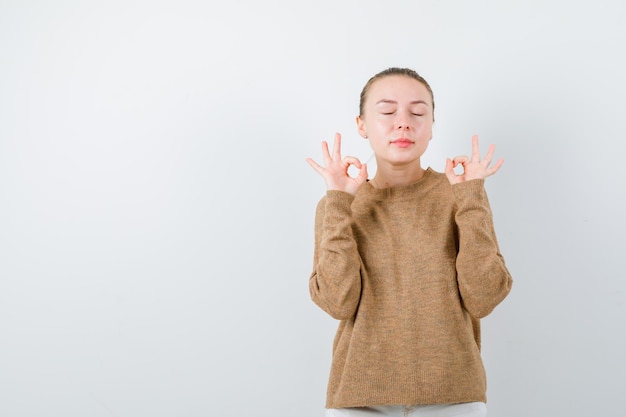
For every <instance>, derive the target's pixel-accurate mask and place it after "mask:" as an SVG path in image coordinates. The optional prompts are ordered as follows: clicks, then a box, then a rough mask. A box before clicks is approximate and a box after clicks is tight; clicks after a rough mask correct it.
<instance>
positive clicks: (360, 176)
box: [356, 164, 367, 184]
mask: <svg viewBox="0 0 626 417" xmlns="http://www.w3.org/2000/svg"><path fill="white" fill-rule="evenodd" d="M356 178H357V180H358V181H359V184H363V183H364V182H365V181H366V180H367V164H363V165H361V169H360V170H359V174H358V175H357V176H356Z"/></svg>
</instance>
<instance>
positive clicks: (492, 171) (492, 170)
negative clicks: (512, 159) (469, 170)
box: [487, 158, 504, 176]
mask: <svg viewBox="0 0 626 417" xmlns="http://www.w3.org/2000/svg"><path fill="white" fill-rule="evenodd" d="M503 163H504V159H502V158H500V159H498V162H496V163H495V164H494V165H493V166H492V167H491V168H489V169H488V170H487V176H489V175H493V174H495V173H496V172H498V170H499V169H500V167H501V166H502V164H503Z"/></svg>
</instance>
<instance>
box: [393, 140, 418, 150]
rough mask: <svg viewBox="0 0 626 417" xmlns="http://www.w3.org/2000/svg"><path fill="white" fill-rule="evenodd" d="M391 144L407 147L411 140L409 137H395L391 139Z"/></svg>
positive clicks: (411, 143) (411, 142)
mask: <svg viewBox="0 0 626 417" xmlns="http://www.w3.org/2000/svg"><path fill="white" fill-rule="evenodd" d="M391 144H392V145H395V146H397V147H399V148H407V147H409V146H411V145H413V141H412V140H410V139H406V138H400V139H396V140H393V141H391Z"/></svg>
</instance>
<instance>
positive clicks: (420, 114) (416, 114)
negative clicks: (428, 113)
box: [411, 113, 424, 116]
mask: <svg viewBox="0 0 626 417" xmlns="http://www.w3.org/2000/svg"><path fill="white" fill-rule="evenodd" d="M411 114H412V115H413V116H423V115H424V114H422V113H411Z"/></svg>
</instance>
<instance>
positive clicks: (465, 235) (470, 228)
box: [452, 180, 513, 318]
mask: <svg viewBox="0 0 626 417" xmlns="http://www.w3.org/2000/svg"><path fill="white" fill-rule="evenodd" d="M452 190H453V193H454V196H455V198H456V204H457V210H456V214H455V221H456V225H457V228H458V235H459V236H458V238H459V249H458V254H457V261H456V268H457V280H458V285H459V290H460V293H461V298H462V299H463V304H464V305H465V308H466V310H467V311H468V312H469V313H470V314H471V315H472V316H474V317H476V318H482V317H485V316H487V315H488V314H489V313H491V312H492V311H493V309H494V308H495V307H496V306H497V305H498V304H499V303H500V302H501V301H502V300H503V299H504V298H505V297H506V296H507V294H508V293H509V292H510V290H511V285H512V283H513V280H512V278H511V275H510V273H509V271H508V269H507V267H506V265H505V262H504V258H503V257H502V254H501V253H500V249H499V247H498V242H497V240H496V234H495V230H494V226H493V218H492V213H491V208H490V206H489V201H488V199H487V193H486V191H485V188H484V180H471V181H467V182H463V183H459V184H455V185H453V186H452Z"/></svg>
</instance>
